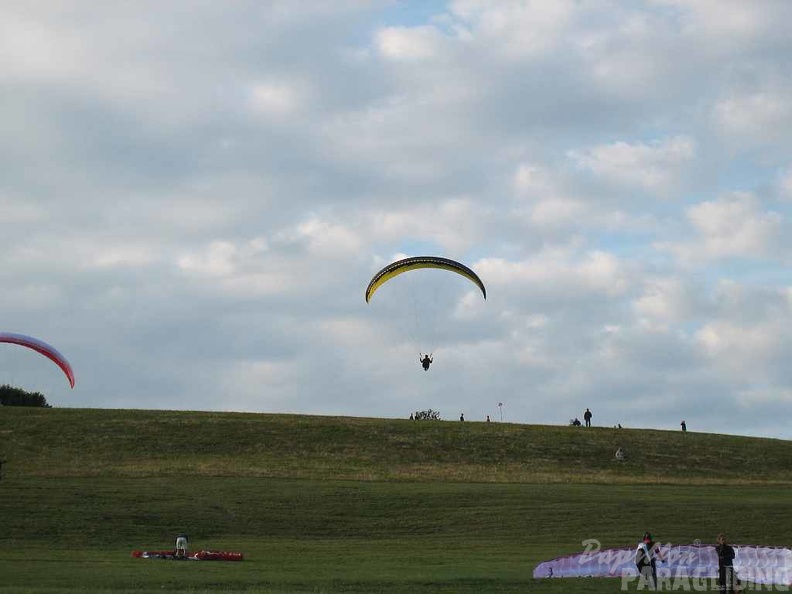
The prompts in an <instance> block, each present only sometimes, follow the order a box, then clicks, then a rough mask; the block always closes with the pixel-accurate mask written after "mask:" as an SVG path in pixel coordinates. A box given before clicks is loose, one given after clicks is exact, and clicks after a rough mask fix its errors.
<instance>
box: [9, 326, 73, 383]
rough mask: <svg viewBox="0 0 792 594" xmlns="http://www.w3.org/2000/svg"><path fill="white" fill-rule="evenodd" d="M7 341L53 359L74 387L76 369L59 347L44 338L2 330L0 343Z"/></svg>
mask: <svg viewBox="0 0 792 594" xmlns="http://www.w3.org/2000/svg"><path fill="white" fill-rule="evenodd" d="M2 342H5V343H8V344H18V345H19V346H23V347H27V348H29V349H33V350H34V351H36V352H37V353H40V354H42V355H44V356H45V357H47V358H49V359H50V360H51V361H53V362H54V363H55V364H56V365H57V366H58V367H60V368H61V370H62V371H63V373H65V374H66V378H67V379H68V380H69V385H70V386H71V387H72V388H74V371H73V370H72V367H71V365H70V364H69V362H68V361H67V360H66V357H64V356H63V355H62V354H61V353H60V351H58V349H56V348H55V347H53V346H52V345H49V344H47V343H46V342H44V341H43V340H39V339H38V338H33V337H32V336H25V335H24V334H16V333H14V332H0V343H2Z"/></svg>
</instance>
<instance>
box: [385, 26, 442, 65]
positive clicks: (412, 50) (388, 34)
mask: <svg viewBox="0 0 792 594" xmlns="http://www.w3.org/2000/svg"><path fill="white" fill-rule="evenodd" d="M442 43H443V39H442V34H441V33H440V32H439V31H438V30H437V29H435V28H434V27H431V26H423V27H413V28H406V27H387V28H385V29H382V30H381V31H378V32H377V35H376V45H377V49H378V50H379V52H380V53H381V54H382V55H383V56H384V57H386V58H388V59H391V60H405V61H410V60H426V59H430V58H434V57H437V55H438V54H439V53H440V52H441V50H442Z"/></svg>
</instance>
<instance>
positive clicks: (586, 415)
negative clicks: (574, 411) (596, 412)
mask: <svg viewBox="0 0 792 594" xmlns="http://www.w3.org/2000/svg"><path fill="white" fill-rule="evenodd" d="M583 420H584V421H586V427H591V411H590V410H589V409H586V412H584V413H583Z"/></svg>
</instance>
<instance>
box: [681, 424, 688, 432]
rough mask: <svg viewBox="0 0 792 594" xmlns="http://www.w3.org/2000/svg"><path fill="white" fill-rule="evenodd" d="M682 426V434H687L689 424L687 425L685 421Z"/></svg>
mask: <svg viewBox="0 0 792 594" xmlns="http://www.w3.org/2000/svg"><path fill="white" fill-rule="evenodd" d="M680 425H681V426H682V433H687V423H685V421H682V422H681V423H680Z"/></svg>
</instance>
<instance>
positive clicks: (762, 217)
mask: <svg viewBox="0 0 792 594" xmlns="http://www.w3.org/2000/svg"><path fill="white" fill-rule="evenodd" d="M687 216H688V219H689V220H690V222H691V223H692V224H693V226H694V227H695V229H696V230H697V231H698V234H699V240H698V241H696V242H695V243H694V244H692V245H690V246H688V247H686V248H683V249H682V251H681V253H683V254H685V255H686V256H687V257H691V258H723V257H729V256H738V257H739V256H763V255H765V254H766V253H767V251H768V249H769V248H770V247H771V246H772V245H773V243H774V240H775V238H776V237H777V235H778V233H779V231H780V230H781V224H782V220H781V217H780V215H779V214H777V213H774V212H769V211H762V210H761V204H760V203H759V201H758V200H757V198H756V197H755V196H753V195H751V194H746V193H734V194H732V195H730V196H727V197H724V198H721V199H719V200H715V201H708V202H703V203H700V204H697V205H695V206H692V207H690V208H689V209H688V211H687Z"/></svg>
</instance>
